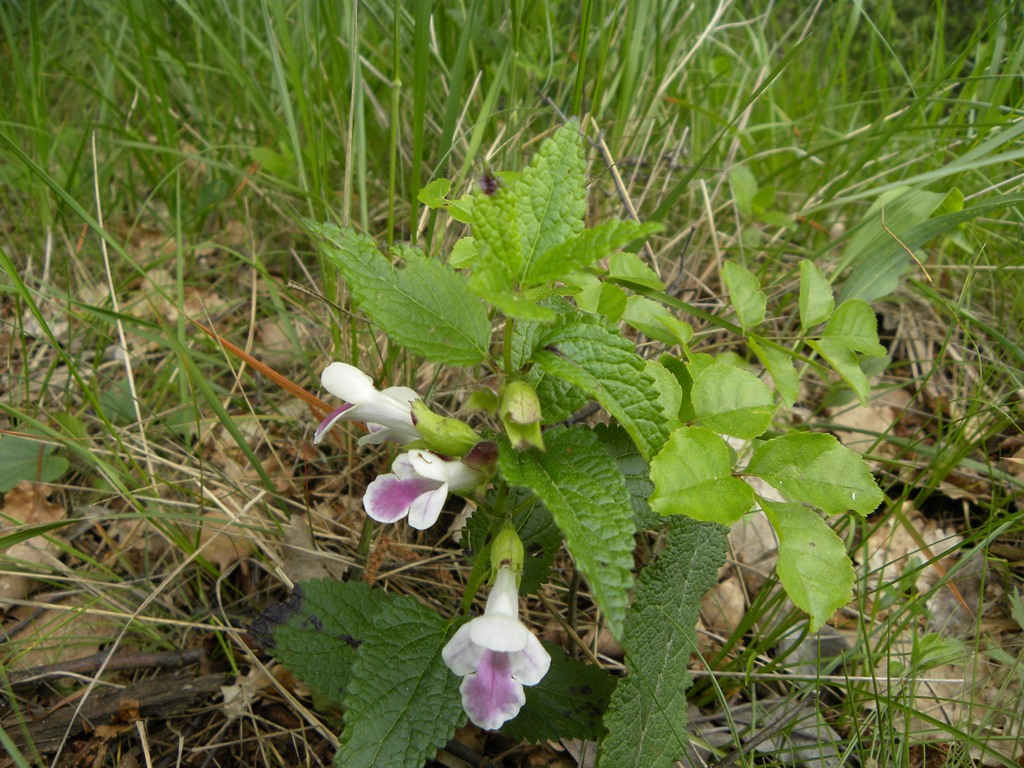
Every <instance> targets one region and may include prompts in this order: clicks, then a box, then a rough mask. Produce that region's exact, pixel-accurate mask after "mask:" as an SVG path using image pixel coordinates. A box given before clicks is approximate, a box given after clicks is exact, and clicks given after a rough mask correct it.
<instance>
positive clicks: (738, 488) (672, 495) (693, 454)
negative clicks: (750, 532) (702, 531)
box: [650, 427, 754, 525]
mask: <svg viewBox="0 0 1024 768" xmlns="http://www.w3.org/2000/svg"><path fill="white" fill-rule="evenodd" d="M651 480H652V481H654V493H653V494H652V495H651V499H650V504H651V508H652V509H653V510H655V511H656V512H659V513H660V514H662V515H686V516H687V517H692V518H694V519H695V520H703V521H706V522H711V523H722V524H723V525H731V524H732V523H734V522H736V521H737V520H739V519H740V518H741V517H742V516H743V515H744V514H745V513H746V512H747V511H749V510H750V507H751V506H752V505H753V503H754V491H753V490H752V489H751V488H750V486H749V485H747V484H746V483H745V482H743V481H742V480H740V479H739V478H738V477H733V474H732V451H731V450H730V449H729V446H728V445H726V443H725V441H724V440H722V438H721V437H719V436H718V435H716V434H715V433H714V432H712V431H711V430H710V429H704V428H703V427H680V428H679V429H677V430H676V431H675V432H673V433H672V436H671V437H670V438H669V441H668V443H667V444H666V445H665V447H664V448H663V449H662V451H661V453H659V454H658V455H657V456H656V457H655V458H654V461H653V462H651Z"/></svg>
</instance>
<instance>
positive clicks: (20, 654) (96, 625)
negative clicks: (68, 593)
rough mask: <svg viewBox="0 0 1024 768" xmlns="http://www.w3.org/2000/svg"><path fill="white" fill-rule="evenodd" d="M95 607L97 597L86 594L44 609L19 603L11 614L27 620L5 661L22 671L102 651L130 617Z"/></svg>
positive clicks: (10, 666)
mask: <svg viewBox="0 0 1024 768" xmlns="http://www.w3.org/2000/svg"><path fill="white" fill-rule="evenodd" d="M95 607H96V602H95V598H88V597H86V596H84V595H76V596H74V597H72V598H69V599H68V600H65V601H64V602H62V603H60V604H59V605H55V606H54V607H52V608H44V609H42V610H39V609H38V607H37V606H27V605H22V606H18V607H17V608H16V609H15V610H13V611H11V614H10V616H11V618H12V619H15V620H17V621H19V622H20V621H22V620H25V621H27V624H25V625H23V626H22V627H21V629H20V631H19V632H18V633H17V634H16V635H15V636H14V637H13V638H12V640H13V642H11V643H10V644H9V645H8V647H9V649H10V650H11V651H12V655H11V656H10V657H9V658H8V659H7V660H6V661H5V664H6V665H7V669H8V670H10V671H12V672H13V671H21V670H26V669H31V668H32V667H40V666H44V665H48V664H56V663H57V662H62V661H74V660H75V659H84V658H85V657H86V656H92V655H93V654H94V653H98V652H99V650H100V648H101V647H102V646H104V645H106V644H108V643H110V641H111V640H112V639H114V638H115V637H117V636H118V635H119V634H120V633H121V630H122V628H123V627H124V622H125V621H127V619H125V620H120V619H117V618H115V617H112V616H109V615H101V614H99V613H97V612H95V611H91V610H90V609H92V608H95Z"/></svg>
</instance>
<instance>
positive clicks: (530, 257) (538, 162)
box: [515, 120, 587, 285]
mask: <svg viewBox="0 0 1024 768" xmlns="http://www.w3.org/2000/svg"><path fill="white" fill-rule="evenodd" d="M586 173H587V165H586V162H585V161H584V159H583V139H582V137H581V136H580V127H579V123H577V122H576V120H569V121H568V122H567V123H566V124H565V125H563V126H562V127H560V128H559V129H558V130H557V131H555V132H554V133H553V134H552V135H551V137H550V138H549V139H547V140H546V141H545V142H544V143H543V144H541V145H540V149H539V150H538V151H537V154H536V155H534V157H533V159H532V160H531V161H530V164H529V166H527V168H526V170H524V171H523V173H522V175H521V176H520V177H519V179H518V180H517V182H516V185H515V195H516V200H517V204H518V205H517V214H518V215H517V219H518V222H519V235H520V237H521V238H522V249H521V252H522V266H521V268H520V269H519V270H517V271H516V272H515V274H516V276H517V277H518V280H519V282H520V283H522V284H523V285H526V284H527V283H526V280H525V277H526V275H528V274H529V273H530V272H531V271H532V270H533V264H534V261H535V260H536V259H538V258H540V256H542V255H543V254H544V253H546V252H547V251H548V250H549V249H551V248H554V247H555V246H556V245H558V244H559V243H563V242H565V241H566V240H570V239H572V238H573V237H575V236H576V235H577V234H579V233H580V232H582V231H583V226H584V225H583V217H584V215H586V212H587V187H586Z"/></svg>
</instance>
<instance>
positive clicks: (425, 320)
mask: <svg viewBox="0 0 1024 768" xmlns="http://www.w3.org/2000/svg"><path fill="white" fill-rule="evenodd" d="M307 226H308V228H309V230H310V232H312V233H313V234H314V235H315V236H316V238H317V241H318V245H319V248H320V251H321V253H323V255H324V257H325V258H327V259H328V260H329V261H330V262H331V263H332V264H334V265H335V266H336V267H337V268H338V271H339V272H341V274H342V276H343V277H344V278H345V281H346V283H347V284H348V287H349V290H350V291H351V292H352V295H353V296H354V297H355V299H356V301H357V302H358V304H359V306H360V308H361V309H362V311H363V312H365V313H366V314H367V315H368V316H369V317H370V318H371V319H372V320H373V321H374V322H375V323H376V324H377V325H379V326H380V327H381V329H382V330H383V331H384V332H385V333H387V335H388V336H389V337H390V338H391V339H392V340H393V341H395V342H397V343H398V344H401V345H402V346H403V347H406V348H407V349H408V350H410V351H411V352H414V353H416V354H419V355H422V356H423V357H425V358H427V359H428V360H435V361H437V362H442V363H449V364H451V365H474V364H476V363H479V362H482V361H483V360H485V359H486V358H487V354H488V347H489V345H490V339H491V323H490V320H488V319H487V312H486V310H485V309H484V306H483V304H481V303H480V301H479V300H478V299H476V298H475V297H474V296H472V295H471V294H470V293H469V291H468V290H466V285H465V283H464V282H463V279H462V278H461V276H459V275H458V274H456V273H455V272H453V271H452V270H451V269H449V268H448V267H446V266H445V265H443V264H441V263H440V262H437V261H434V260H432V259H430V258H428V257H427V256H425V255H424V254H423V252H422V251H420V250H419V249H416V248H411V247H407V248H403V249H401V252H402V255H403V256H405V258H406V266H405V268H404V269H395V267H393V266H392V265H391V261H390V260H389V259H388V257H387V256H385V255H384V254H383V253H381V252H380V251H379V250H378V249H377V244H376V243H375V242H374V240H373V238H371V237H368V236H366V235H360V234H356V233H355V232H353V231H352V230H351V229H342V228H339V227H336V226H334V225H331V224H318V223H316V222H312V221H307Z"/></svg>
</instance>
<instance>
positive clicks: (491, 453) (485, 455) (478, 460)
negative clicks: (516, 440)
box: [462, 440, 498, 475]
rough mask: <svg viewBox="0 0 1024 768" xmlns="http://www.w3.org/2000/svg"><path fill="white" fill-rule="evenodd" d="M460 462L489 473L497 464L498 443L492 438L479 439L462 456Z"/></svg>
mask: <svg viewBox="0 0 1024 768" xmlns="http://www.w3.org/2000/svg"><path fill="white" fill-rule="evenodd" d="M462 463H463V464H465V465H466V466H467V467H471V468H472V469H475V470H477V471H478V472H483V473H484V474H485V475H490V474H491V473H493V472H494V469H495V467H497V465H498V444H497V443H496V442H494V441H493V440H481V441H480V442H479V443H477V444H476V445H474V446H473V447H472V448H470V449H469V453H467V454H466V455H465V456H463V457H462Z"/></svg>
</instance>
